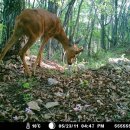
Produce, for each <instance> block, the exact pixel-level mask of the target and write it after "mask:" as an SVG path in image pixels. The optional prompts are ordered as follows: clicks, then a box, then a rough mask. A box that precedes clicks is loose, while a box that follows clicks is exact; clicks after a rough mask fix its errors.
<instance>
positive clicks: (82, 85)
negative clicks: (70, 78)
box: [80, 80, 89, 88]
mask: <svg viewBox="0 0 130 130" xmlns="http://www.w3.org/2000/svg"><path fill="white" fill-rule="evenodd" d="M88 85H89V81H88V80H80V86H81V87H82V88H86V87H88Z"/></svg>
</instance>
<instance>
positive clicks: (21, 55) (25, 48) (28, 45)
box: [19, 38, 35, 77]
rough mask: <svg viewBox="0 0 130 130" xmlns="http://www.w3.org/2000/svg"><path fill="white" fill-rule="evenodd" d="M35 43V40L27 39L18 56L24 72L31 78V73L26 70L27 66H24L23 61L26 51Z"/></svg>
mask: <svg viewBox="0 0 130 130" xmlns="http://www.w3.org/2000/svg"><path fill="white" fill-rule="evenodd" d="M34 42H35V39H31V38H29V40H28V42H27V43H26V44H25V46H24V47H23V48H22V49H21V50H20V52H19V55H20V57H21V60H22V62H23V66H24V69H25V70H24V72H25V74H27V75H28V76H29V77H31V71H30V70H29V68H28V65H27V64H26V61H25V56H26V51H27V50H28V49H29V48H30V47H31V46H32V44H33V43H34Z"/></svg>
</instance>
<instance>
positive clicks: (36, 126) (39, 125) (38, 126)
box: [32, 124, 41, 128]
mask: <svg viewBox="0 0 130 130" xmlns="http://www.w3.org/2000/svg"><path fill="white" fill-rule="evenodd" d="M32 128H41V124H32Z"/></svg>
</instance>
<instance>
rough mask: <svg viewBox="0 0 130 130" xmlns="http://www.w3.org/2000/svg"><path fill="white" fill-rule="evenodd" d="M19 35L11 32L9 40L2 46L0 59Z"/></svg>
mask: <svg viewBox="0 0 130 130" xmlns="http://www.w3.org/2000/svg"><path fill="white" fill-rule="evenodd" d="M18 38H19V36H17V35H15V34H13V35H12V36H11V38H10V39H9V41H8V42H7V43H6V45H5V47H4V48H3V50H2V52H1V54H0V61H1V60H2V59H3V58H4V56H5V55H6V53H7V52H8V50H9V49H10V48H11V47H12V46H13V45H14V44H15V43H16V42H17V40H18Z"/></svg>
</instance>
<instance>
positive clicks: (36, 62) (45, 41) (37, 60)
mask: <svg viewBox="0 0 130 130" xmlns="http://www.w3.org/2000/svg"><path fill="white" fill-rule="evenodd" d="M47 41H48V39H45V40H43V42H42V44H41V46H40V49H39V52H38V55H37V59H36V61H35V63H34V66H33V74H34V75H35V71H36V66H37V64H38V65H39V66H40V65H41V61H42V52H43V49H44V46H45V44H46V43H47Z"/></svg>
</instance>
